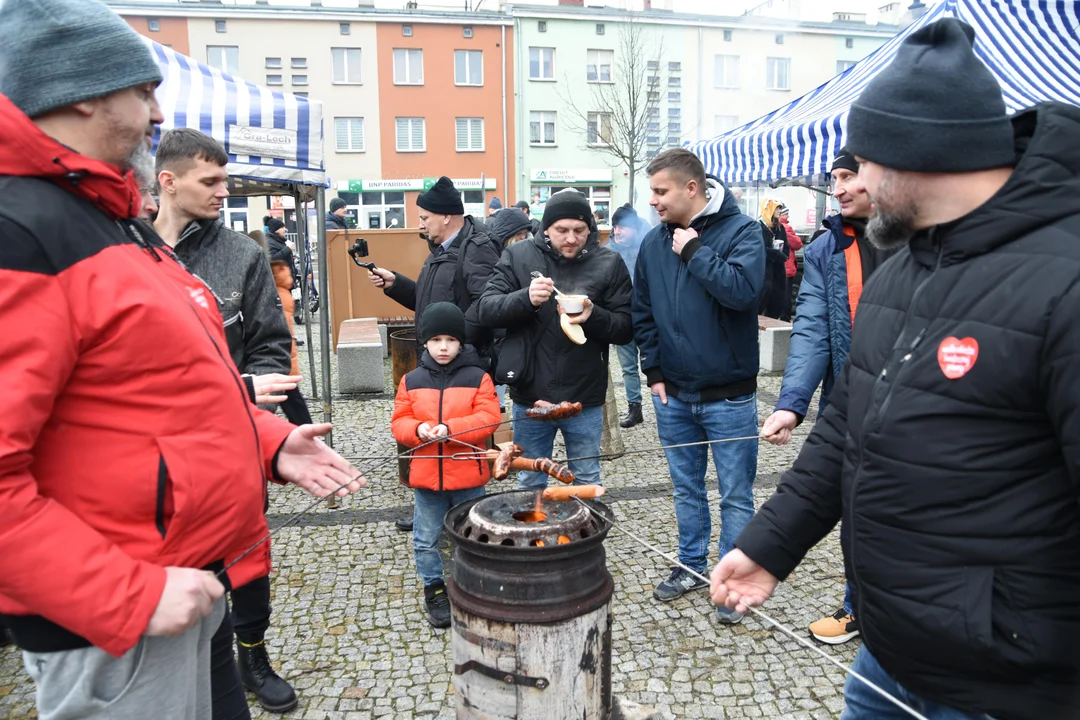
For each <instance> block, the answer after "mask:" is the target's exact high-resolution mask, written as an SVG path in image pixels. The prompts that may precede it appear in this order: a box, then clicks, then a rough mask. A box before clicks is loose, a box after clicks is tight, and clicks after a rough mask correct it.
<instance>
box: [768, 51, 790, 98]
mask: <svg viewBox="0 0 1080 720" xmlns="http://www.w3.org/2000/svg"><path fill="white" fill-rule="evenodd" d="M781 68H783V75H784V78H783V79H784V81H785V82H784V84H783V85H781V84H780V82H779V81H780V74H781V73H780V69H781ZM765 89H766V90H775V91H778V92H786V91H789V90H791V58H781V57H770V58H765Z"/></svg>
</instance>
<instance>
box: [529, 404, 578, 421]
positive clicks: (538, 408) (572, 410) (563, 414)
mask: <svg viewBox="0 0 1080 720" xmlns="http://www.w3.org/2000/svg"><path fill="white" fill-rule="evenodd" d="M540 402H541V401H539V400H538V401H537V402H536V404H534V405H533V406H532V407H531V408H529V409H528V410H526V411H525V417H529V418H532V419H533V420H565V419H567V418H572V417H574V416H575V415H578V414H580V413H581V403H579V402H567V401H565V400H564V401H563V402H561V403H559V404H557V405H551V404H548V405H541V404H540Z"/></svg>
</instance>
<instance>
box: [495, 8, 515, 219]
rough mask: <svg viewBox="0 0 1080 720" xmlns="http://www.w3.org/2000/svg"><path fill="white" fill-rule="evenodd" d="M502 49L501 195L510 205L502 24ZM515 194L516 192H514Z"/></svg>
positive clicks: (504, 33)
mask: <svg viewBox="0 0 1080 720" xmlns="http://www.w3.org/2000/svg"><path fill="white" fill-rule="evenodd" d="M499 49H500V50H501V51H502V145H503V189H502V191H503V197H504V198H506V207H510V155H509V152H510V151H509V148H508V146H507V143H508V140H507V139H506V136H507V135H509V134H510V133H509V131H508V130H507V128H506V26H505V25H503V26H502V42H500V43H499ZM514 195H515V196H516V195H517V193H516V192H515V193H514Z"/></svg>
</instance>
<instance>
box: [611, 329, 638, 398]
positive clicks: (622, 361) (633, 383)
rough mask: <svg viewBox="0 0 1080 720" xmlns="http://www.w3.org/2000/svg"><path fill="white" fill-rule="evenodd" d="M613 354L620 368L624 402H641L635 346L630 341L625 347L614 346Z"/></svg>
mask: <svg viewBox="0 0 1080 720" xmlns="http://www.w3.org/2000/svg"><path fill="white" fill-rule="evenodd" d="M615 353H616V354H617V355H618V356H619V366H620V367H621V368H622V380H623V387H625V388H626V402H628V403H640V402H641V375H639V374H638V349H637V344H636V343H635V342H634V341H633V340H631V341H630V342H628V343H626V344H625V345H616V346H615Z"/></svg>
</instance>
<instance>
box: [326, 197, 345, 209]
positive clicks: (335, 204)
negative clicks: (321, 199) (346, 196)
mask: <svg viewBox="0 0 1080 720" xmlns="http://www.w3.org/2000/svg"><path fill="white" fill-rule="evenodd" d="M343 207H348V206H347V205H346V203H345V201H344V200H342V199H341V198H339V197H336V198H333V199H331V200H330V212H337V211H338V210H340V209H341V208H343Z"/></svg>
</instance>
